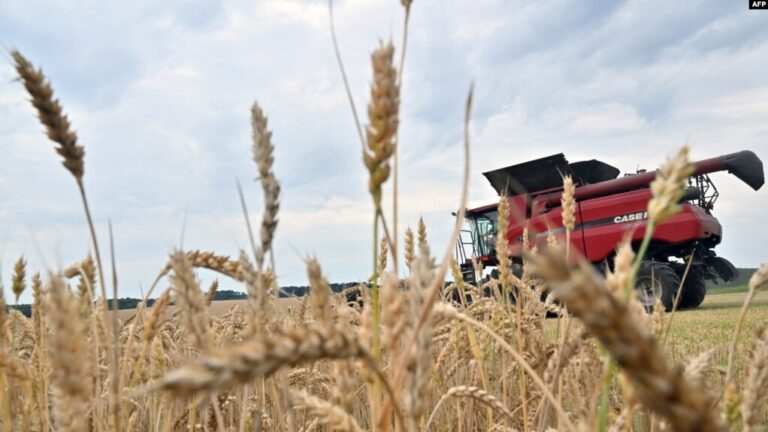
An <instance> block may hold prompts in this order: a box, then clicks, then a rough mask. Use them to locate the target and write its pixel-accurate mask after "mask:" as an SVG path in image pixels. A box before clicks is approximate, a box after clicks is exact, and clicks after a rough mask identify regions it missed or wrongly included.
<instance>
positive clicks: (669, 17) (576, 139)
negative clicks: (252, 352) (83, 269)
mask: <svg viewBox="0 0 768 432" xmlns="http://www.w3.org/2000/svg"><path fill="white" fill-rule="evenodd" d="M335 8H336V13H335V15H336V24H337V31H338V36H339V39H340V45H341V49H342V53H343V56H344V60H345V62H346V65H347V69H348V74H349V79H350V82H351V85H352V88H353V92H354V96H355V100H356V103H357V104H358V107H364V106H365V104H366V103H367V99H368V94H367V91H368V90H367V88H368V84H369V82H370V79H371V71H370V65H369V57H368V56H369V53H370V52H371V50H372V49H374V48H375V47H376V46H377V44H378V42H379V41H380V40H387V39H389V38H394V39H395V41H396V43H397V44H398V45H399V44H400V35H401V32H402V16H403V11H402V7H401V5H400V2H399V1H397V0H346V1H337V2H336V5H335ZM0 46H1V47H2V48H3V54H2V61H0V144H1V145H2V155H3V156H2V158H1V159H0V253H1V255H0V258H1V259H2V270H3V278H4V281H5V282H6V286H7V284H8V282H9V279H10V272H11V268H12V265H13V262H14V261H15V260H16V258H17V257H18V256H19V255H20V254H24V255H25V256H26V257H27V258H28V259H29V261H30V265H31V267H33V268H34V269H45V268H54V269H55V268H58V267H59V266H63V265H67V264H69V263H71V262H74V261H75V260H77V259H80V258H81V257H83V256H84V255H85V254H86V253H87V252H88V249H89V243H88V237H87V231H86V226H85V223H84V218H83V213H82V209H81V207H80V203H79V198H78V195H77V190H76V187H75V184H74V182H73V180H72V179H71V178H70V177H69V175H68V173H67V172H66V171H65V170H64V169H63V168H62V167H61V166H60V164H59V160H58V158H57V156H56V155H55V153H54V151H53V150H52V144H51V143H50V142H48V141H46V139H45V138H44V136H43V134H42V132H41V127H40V126H39V125H38V124H37V123H36V120H35V115H34V112H33V110H32V108H31V107H30V106H29V104H28V102H27V100H26V95H25V93H24V91H23V88H22V86H21V85H20V84H19V83H18V82H16V81H15V80H14V73H13V69H12V67H11V63H10V59H9V55H8V54H7V50H8V49H11V48H17V49H19V50H21V51H22V52H23V53H24V54H25V55H26V56H27V57H29V58H30V59H32V60H33V62H35V63H36V64H37V65H39V66H41V67H42V68H43V69H44V71H45V73H46V74H47V75H48V76H49V77H50V78H51V80H52V81H53V84H54V87H55V90H56V94H57V96H58V97H59V98H60V99H61V101H62V103H63V105H64V107H65V109H66V111H67V113H69V114H70V116H71V119H72V121H73V124H74V125H75V127H76V129H77V131H78V133H79V135H80V140H81V143H82V144H83V145H84V146H85V148H86V174H85V183H86V188H87V190H88V193H89V195H90V200H91V204H92V206H93V209H92V210H93V214H94V217H95V218H96V221H97V222H98V227H97V228H98V231H99V235H100V237H101V242H102V244H104V245H106V242H107V228H106V226H107V225H106V224H107V220H111V221H112V224H113V227H114V233H115V250H116V258H117V262H118V269H117V270H118V276H119V280H120V292H121V294H122V295H125V296H137V295H138V294H139V293H140V290H141V289H142V288H143V289H146V288H147V286H148V284H149V283H151V280H152V279H153V278H154V276H155V275H156V273H157V271H158V269H159V268H160V267H161V266H162V264H163V263H164V262H165V259H166V256H167V254H168V252H169V251H171V250H172V248H174V247H175V246H177V245H178V244H179V241H180V239H181V236H182V229H183V226H184V223H185V220H186V229H185V230H184V247H185V248H187V249H191V248H200V249H205V250H213V251H216V252H218V253H224V254H232V255H234V254H237V252H238V250H239V249H240V248H243V247H246V246H247V244H248V242H247V240H246V234H245V225H244V222H243V217H242V214H241V212H240V209H239V203H238V198H237V190H236V186H235V181H236V179H239V180H240V181H241V182H242V183H243V185H244V189H245V193H246V198H247V200H248V204H249V206H250V210H251V211H252V214H251V216H252V220H253V221H254V223H257V221H258V220H259V217H260V214H259V212H258V210H259V209H260V208H261V205H262V201H261V195H260V188H259V185H258V184H257V183H255V182H254V181H253V179H254V177H255V172H256V169H255V167H254V165H253V163H252V161H251V160H250V141H249V132H250V131H249V119H248V114H249V106H250V104H251V103H252V102H253V101H254V100H256V101H258V102H259V104H260V105H261V106H262V107H263V108H264V110H265V112H266V113H267V115H268V116H269V120H270V127H271V129H272V130H273V140H274V143H275V146H276V151H275V160H276V162H275V171H276V173H277V176H278V177H279V180H280V181H281V183H282V186H283V192H282V202H281V204H282V206H281V213H280V225H279V228H278V234H277V240H276V253H277V271H278V275H279V278H280V279H279V280H280V282H281V283H282V284H283V285H291V284H304V282H305V274H304V268H303V264H302V259H303V258H304V257H306V256H310V255H316V256H317V257H318V258H319V259H320V261H321V263H322V264H323V266H324V269H325V271H326V272H327V273H328V275H329V278H330V279H331V280H333V281H352V280H361V279H365V278H366V277H367V275H368V274H369V272H370V263H369V261H370V247H371V243H370V242H371V239H370V235H371V234H370V232H371V221H372V211H371V203H370V199H369V197H368V196H367V195H366V187H365V182H366V172H365V170H364V168H363V165H362V163H361V161H360V144H359V141H358V140H357V137H356V134H355V131H354V128H353V123H352V118H351V115H350V111H349V106H348V103H347V100H346V96H345V94H344V91H343V87H342V83H341V78H340V75H339V71H338V68H337V66H336V64H335V60H334V57H333V50H332V46H331V40H330V34H329V26H328V12H327V3H326V2H325V1H309V0H283V1H224V2H218V1H210V2H204V1H186V0H185V1H182V0H169V1H164V2H156V1H133V2H96V1H92V2H88V1H46V2H38V1H14V0H11V1H4V2H2V3H0ZM398 48H399V46H398ZM405 69H406V74H405V82H404V89H403V95H402V117H401V121H402V126H401V137H402V138H401V152H402V159H401V160H402V170H403V175H402V182H401V184H402V195H401V209H402V216H401V220H402V222H404V223H406V224H410V225H414V224H416V222H417V221H418V218H419V216H423V217H424V218H425V220H426V221H427V223H428V227H429V232H430V238H431V240H432V243H433V245H434V247H435V248H436V249H438V250H442V248H444V247H446V240H445V239H446V237H447V234H448V231H449V230H450V228H451V224H452V221H453V220H452V217H451V215H450V212H451V211H452V210H453V209H454V208H455V207H456V206H457V203H458V195H459V188H460V178H461V169H462V150H461V133H462V131H461V127H462V109H463V102H464V98H465V97H466V93H467V89H468V87H469V84H470V82H472V81H473V80H474V82H475V85H476V93H475V108H474V113H473V122H472V140H473V147H472V152H473V154H472V163H471V167H472V178H471V196H470V204H471V205H475V204H477V205H479V204H485V203H490V202H492V201H494V200H495V199H496V195H495V192H494V191H493V189H492V188H491V187H490V186H489V185H488V184H487V183H486V181H485V179H484V178H483V177H482V176H481V174H480V173H481V172H483V171H487V170H491V169H494V168H498V167H500V166H504V165H508V164H512V163H517V162H521V161H525V160H528V159H531V158H536V157H542V156H546V155H549V154H553V153H559V152H564V153H566V155H567V156H568V157H569V159H570V160H572V161H574V160H579V159H592V158H599V159H603V160H605V161H606V162H609V163H611V164H613V165H615V166H617V167H619V168H621V169H622V171H625V172H630V171H634V170H635V169H637V168H638V167H642V168H650V169H652V168H655V167H657V166H658V165H659V163H661V162H662V161H663V160H664V158H665V157H666V155H667V154H669V153H670V151H672V149H674V148H675V147H676V146H680V145H682V144H684V143H685V142H690V143H691V144H692V152H693V157H694V159H702V158H707V157H712V156H715V155H719V154H724V153H729V152H734V151H738V150H742V149H751V150H753V151H755V152H756V153H757V154H758V155H759V156H760V157H761V158H763V159H768V122H766V119H768V79H766V76H768V12H766V11H750V10H748V9H747V5H746V2H740V1H721V0H701V1H696V2H669V1H666V0H658V1H657V0H639V1H623V2H621V1H607V0H606V1H583V2H573V1H567V0H552V1H536V2H524V1H511V0H500V1H490V0H489V1H473V2H467V1H454V0H416V1H415V3H414V6H413V13H412V20H411V27H410V39H409V45H408V58H407V60H406V67H405ZM713 179H714V180H715V181H716V183H717V184H718V186H719V188H720V191H721V198H720V201H719V202H718V205H717V208H716V214H717V216H718V217H719V218H720V220H721V221H722V223H723V225H724V240H723V244H722V245H721V246H720V248H719V249H718V252H719V254H720V255H722V256H725V257H728V258H730V259H732V261H733V262H734V263H736V264H737V265H740V266H755V265H757V264H758V263H760V262H763V261H765V260H766V259H768V249H766V247H765V245H766V244H768V231H767V230H766V229H765V219H766V218H767V217H768V188H765V189H763V190H761V191H759V192H754V191H752V190H751V189H749V188H748V187H747V186H746V185H744V184H741V183H740V182H739V181H738V180H736V179H735V178H733V177H731V176H729V175H727V174H715V175H714V176H713ZM201 277H202V278H203V279H204V280H206V281H209V280H210V279H211V278H212V277H213V276H212V275H210V274H207V273H201ZM24 300H28V296H26V297H25V299H24Z"/></svg>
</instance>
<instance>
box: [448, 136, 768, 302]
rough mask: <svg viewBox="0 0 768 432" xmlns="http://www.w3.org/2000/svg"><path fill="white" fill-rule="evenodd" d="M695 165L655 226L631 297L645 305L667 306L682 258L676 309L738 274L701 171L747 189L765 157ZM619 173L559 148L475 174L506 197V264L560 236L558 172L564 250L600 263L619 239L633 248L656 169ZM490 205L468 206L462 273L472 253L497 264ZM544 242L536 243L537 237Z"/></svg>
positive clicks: (759, 177) (468, 272)
mask: <svg viewBox="0 0 768 432" xmlns="http://www.w3.org/2000/svg"><path fill="white" fill-rule="evenodd" d="M693 166H694V172H693V174H692V175H691V176H690V177H689V179H688V187H687V189H686V190H685V193H684V196H683V198H682V200H681V208H682V210H681V212H680V213H678V214H677V215H675V216H673V217H671V218H670V219H668V220H666V221H664V222H663V223H661V224H659V225H658V226H657V227H656V230H655V231H654V234H653V237H652V241H651V245H650V248H649V250H648V252H647V254H646V257H645V261H644V262H643V265H642V266H641V270H640V272H639V274H638V278H637V280H638V298H639V299H640V300H641V302H642V303H643V304H644V305H645V306H646V307H650V306H651V305H652V304H653V302H654V301H655V300H656V299H657V298H659V299H661V301H662V303H663V304H664V306H665V307H666V308H667V309H671V307H672V306H673V305H672V303H673V301H674V298H675V295H676V293H677V289H678V286H679V285H680V281H681V278H682V277H683V273H685V268H686V267H687V265H686V264H687V263H688V261H690V262H691V268H690V270H689V274H688V275H687V276H686V277H685V283H684V284H683V292H682V293H681V296H680V301H679V304H678V307H679V308H693V307H696V306H698V305H699V304H701V302H702V301H703V299H704V296H705V295H706V285H705V281H706V280H714V281H717V280H722V281H729V280H732V279H734V278H735V277H736V276H737V275H738V273H737V271H736V268H735V267H734V266H733V265H732V264H731V263H730V262H728V261H727V260H725V259H723V258H721V257H718V256H717V255H716V254H715V252H714V248H715V246H717V245H718V244H719V243H720V242H721V240H722V228H721V226H720V223H719V222H718V220H717V219H716V218H715V217H714V216H713V215H712V210H713V208H714V203H715V201H716V200H717V198H718V196H719V193H718V190H717V188H716V187H715V185H714V183H713V182H712V181H711V179H710V178H709V176H708V174H710V173H713V172H718V171H728V172H729V173H731V174H733V175H734V176H736V177H737V178H739V179H740V180H742V181H743V182H744V183H746V184H747V185H748V186H750V187H751V188H752V189H754V190H758V189H760V187H762V185H763V183H764V173H763V164H762V162H761V161H760V159H759V158H758V157H757V155H755V154H754V153H753V152H751V151H741V152H738V153H732V154H728V155H723V156H719V157H715V158H711V159H705V160H702V161H698V162H695V163H694V164H693ZM619 174H620V171H619V170H618V169H617V168H615V167H613V166H611V165H609V164H607V163H605V162H602V161H599V160H595V159H593V160H588V161H581V162H573V163H569V162H568V160H567V159H566V158H565V156H564V155H563V154H562V153H560V154H556V155H552V156H548V157H544V158H540V159H536V160H532V161H528V162H524V163H521V164H517V165H512V166H508V167H506V168H501V169H497V170H493V171H488V172H485V173H483V175H484V176H485V177H486V178H487V179H488V182H489V183H490V184H491V186H492V187H493V188H494V189H495V190H496V192H497V193H498V194H499V196H505V197H506V199H507V200H508V203H509V209H510V212H509V218H508V230H507V232H506V236H504V238H506V240H507V242H508V245H509V247H508V250H509V251H510V258H511V262H512V263H513V264H512V266H513V271H519V270H520V268H521V264H522V259H521V255H522V250H523V248H524V247H525V246H528V247H531V246H533V245H542V243H546V241H547V238H548V237H552V236H554V237H555V239H556V240H558V241H560V242H564V240H565V237H566V236H565V228H564V227H563V222H562V217H561V216H562V211H561V208H560V205H561V204H560V200H561V196H562V192H563V191H562V182H563V180H562V179H563V176H565V175H570V176H571V177H572V178H573V180H574V184H575V186H576V189H575V195H574V198H575V201H576V214H575V218H576V220H575V228H574V231H573V232H572V233H571V237H570V242H571V243H570V249H571V251H573V253H574V255H580V256H582V257H584V258H586V259H587V260H588V261H590V262H592V263H594V264H595V265H598V266H602V267H605V266H608V267H612V265H613V257H614V255H615V250H616V247H617V245H618V244H619V243H620V242H621V241H622V240H623V239H624V238H625V237H626V236H627V235H629V236H630V239H631V241H632V244H633V246H634V247H635V248H637V247H638V246H639V243H640V241H641V240H642V238H643V236H644V235H645V226H646V223H647V217H648V214H647V212H646V208H647V204H648V200H649V199H650V198H651V191H650V183H651V182H652V181H653V179H654V178H655V177H656V171H652V172H642V171H640V172H637V173H635V174H626V175H624V176H619ZM497 210H498V203H494V204H490V205H486V206H482V207H477V208H473V209H468V210H467V212H466V218H467V223H468V225H469V227H468V229H466V230H464V231H462V233H461V236H460V239H459V242H458V244H457V260H458V261H459V262H460V263H461V269H462V273H463V275H464V278H465V279H466V280H467V281H475V280H476V279H477V278H478V277H482V275H480V274H478V273H477V272H476V271H475V268H474V266H473V261H474V262H475V263H482V265H483V267H485V268H489V267H490V268H493V267H496V266H498V263H499V260H498V257H497V256H496V242H497V239H498V237H499V236H498V229H497V228H498V220H497V218H498V211H497ZM542 246H543V245H542Z"/></svg>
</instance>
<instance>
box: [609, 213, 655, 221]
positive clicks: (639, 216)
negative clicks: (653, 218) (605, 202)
mask: <svg viewBox="0 0 768 432" xmlns="http://www.w3.org/2000/svg"><path fill="white" fill-rule="evenodd" d="M643 219H648V212H638V213H629V214H625V215H619V216H616V217H615V218H613V223H624V222H635V221H641V220H643Z"/></svg>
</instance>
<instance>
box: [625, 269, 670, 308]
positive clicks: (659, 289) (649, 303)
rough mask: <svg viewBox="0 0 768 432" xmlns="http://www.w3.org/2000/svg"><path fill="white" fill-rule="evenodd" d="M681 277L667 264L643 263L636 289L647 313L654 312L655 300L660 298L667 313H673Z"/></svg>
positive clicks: (638, 298)
mask: <svg viewBox="0 0 768 432" xmlns="http://www.w3.org/2000/svg"><path fill="white" fill-rule="evenodd" d="M679 287H680V277H679V276H678V275H677V273H675V271H674V270H673V269H672V267H670V266H669V264H667V263H661V262H654V261H643V262H642V264H641V265H640V270H639V271H638V272H637V279H636V280H635V289H636V290H637V300H638V301H639V302H640V304H641V305H643V307H644V308H645V310H647V311H649V312H650V311H652V310H653V304H654V302H655V298H657V297H658V298H660V299H661V303H662V304H663V305H664V309H665V310H666V311H671V310H672V306H673V305H674V303H675V294H677V289H678V288H679Z"/></svg>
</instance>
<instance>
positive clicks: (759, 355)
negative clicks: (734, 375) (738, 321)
mask: <svg viewBox="0 0 768 432" xmlns="http://www.w3.org/2000/svg"><path fill="white" fill-rule="evenodd" d="M744 383H745V384H744V391H743V392H742V397H741V407H740V410H741V418H742V422H743V427H744V430H749V431H751V430H760V425H759V418H758V413H759V412H760V405H759V404H758V402H760V400H761V399H763V398H765V389H766V387H768V327H767V326H766V325H765V324H763V325H762V326H760V327H759V328H757V329H755V340H754V341H753V343H752V350H751V352H750V357H749V363H748V367H747V376H746V379H745V380H744Z"/></svg>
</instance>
